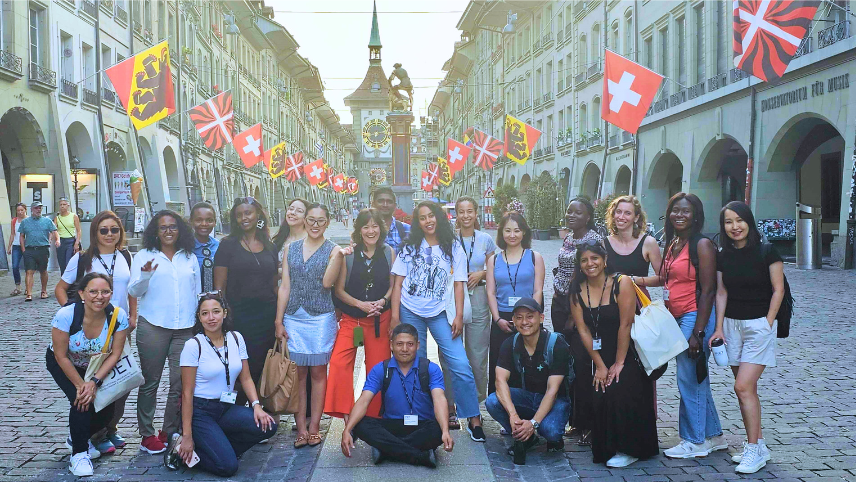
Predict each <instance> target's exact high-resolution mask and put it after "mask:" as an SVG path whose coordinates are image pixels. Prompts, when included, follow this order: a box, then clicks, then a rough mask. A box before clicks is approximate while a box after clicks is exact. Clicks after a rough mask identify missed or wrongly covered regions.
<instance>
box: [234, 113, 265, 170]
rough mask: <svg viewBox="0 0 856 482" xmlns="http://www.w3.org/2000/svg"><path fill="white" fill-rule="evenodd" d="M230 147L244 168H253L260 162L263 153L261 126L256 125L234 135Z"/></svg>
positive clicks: (259, 124)
mask: <svg viewBox="0 0 856 482" xmlns="http://www.w3.org/2000/svg"><path fill="white" fill-rule="evenodd" d="M232 145H234V146H235V152H237V153H238V156H239V157H240V158H241V162H243V163H244V165H245V166H246V167H248V168H249V167H253V166H255V165H256V164H258V163H259V162H261V161H262V160H263V158H264V152H265V150H264V146H263V145H262V124H261V123H258V124H256V125H254V126H252V127H250V128H249V129H247V130H245V131H244V132H241V133H240V134H238V135H236V136H235V139H234V140H233V141H232Z"/></svg>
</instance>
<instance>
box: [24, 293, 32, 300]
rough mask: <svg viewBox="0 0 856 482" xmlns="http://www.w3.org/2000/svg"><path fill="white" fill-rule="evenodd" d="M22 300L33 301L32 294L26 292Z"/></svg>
mask: <svg viewBox="0 0 856 482" xmlns="http://www.w3.org/2000/svg"><path fill="white" fill-rule="evenodd" d="M24 301H33V295H31V294H29V293H28V294H27V296H25V297H24Z"/></svg>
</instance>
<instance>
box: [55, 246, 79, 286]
mask: <svg viewBox="0 0 856 482" xmlns="http://www.w3.org/2000/svg"><path fill="white" fill-rule="evenodd" d="M76 242H77V238H75V237H71V238H60V240H59V248H57V249H56V261H57V263H59V272H60V276H62V273H65V267H66V266H68V261H69V260H70V259H71V258H72V256H74V243H76Z"/></svg>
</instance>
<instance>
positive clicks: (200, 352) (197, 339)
mask: <svg viewBox="0 0 856 482" xmlns="http://www.w3.org/2000/svg"><path fill="white" fill-rule="evenodd" d="M229 333H231V334H232V338H234V339H235V344H236V345H238V348H239V349H240V347H241V344H240V343H238V335H236V334H235V332H234V331H230V332H229ZM193 339H194V340H196V344H197V345H199V354H198V355H196V362H197V363H198V362H199V358H200V357H201V356H202V343H200V342H199V337H198V336H195V335H194V337H193ZM224 343H225V342H224Z"/></svg>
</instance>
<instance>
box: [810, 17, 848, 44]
mask: <svg viewBox="0 0 856 482" xmlns="http://www.w3.org/2000/svg"><path fill="white" fill-rule="evenodd" d="M849 36H850V21H849V20H845V21H843V22H839V23H836V24H835V25H833V26H831V27H829V28H825V29H823V30H821V31H820V32H818V33H817V48H819V49H822V48H824V47H829V46H830V45H832V44H834V43H835V42H838V41H841V40H844V39H846V38H847V37H849Z"/></svg>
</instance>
